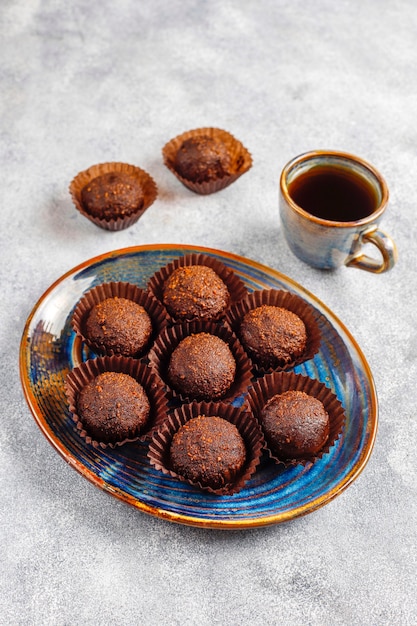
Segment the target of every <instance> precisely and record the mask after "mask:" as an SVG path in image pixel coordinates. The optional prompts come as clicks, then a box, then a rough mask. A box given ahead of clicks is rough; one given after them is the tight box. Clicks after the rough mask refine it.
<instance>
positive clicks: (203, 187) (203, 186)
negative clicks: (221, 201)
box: [162, 128, 252, 195]
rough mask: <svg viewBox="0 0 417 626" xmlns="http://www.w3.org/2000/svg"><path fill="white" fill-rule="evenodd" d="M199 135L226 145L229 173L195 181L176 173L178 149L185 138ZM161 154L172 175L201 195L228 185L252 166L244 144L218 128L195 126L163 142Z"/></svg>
mask: <svg viewBox="0 0 417 626" xmlns="http://www.w3.org/2000/svg"><path fill="white" fill-rule="evenodd" d="M201 135H205V136H208V137H211V138H213V139H219V140H220V141H222V142H223V143H224V144H225V145H226V148H227V150H228V152H229V155H230V157H231V167H230V173H229V175H226V176H223V177H221V178H217V179H216V180H210V181H205V182H201V183H197V182H193V181H192V180H188V179H187V178H184V177H183V176H181V175H180V174H178V172H177V171H176V169H175V157H176V154H177V152H178V150H179V149H180V147H181V145H182V144H183V142H184V141H186V140H187V139H191V138H192V137H201ZM162 156H163V160H164V164H165V165H166V167H167V168H168V169H169V170H170V171H171V172H172V173H173V174H174V176H176V177H177V178H178V180H179V181H181V182H182V184H183V185H184V186H185V187H187V188H188V189H191V191H194V192H195V193H198V194H201V195H208V194H210V193H214V192H216V191H220V189H224V188H225V187H228V186H229V185H231V184H232V183H234V182H235V181H236V180H237V179H238V178H239V177H240V176H242V174H245V172H247V171H248V170H249V169H250V168H251V167H252V156H251V155H250V153H249V151H248V150H247V149H246V148H245V146H244V145H243V144H242V143H241V142H240V141H238V140H237V139H236V138H235V137H233V135H231V134H230V133H228V132H227V131H225V130H221V129H220V128H196V129H194V130H189V131H187V132H185V133H182V134H181V135H178V136H177V137H174V139H171V141H169V142H168V143H167V144H165V146H164V147H163V149H162Z"/></svg>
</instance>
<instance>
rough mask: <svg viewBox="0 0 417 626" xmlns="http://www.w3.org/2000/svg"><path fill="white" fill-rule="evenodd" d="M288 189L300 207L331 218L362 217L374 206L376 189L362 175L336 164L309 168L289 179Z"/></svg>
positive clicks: (350, 219) (352, 219) (375, 204)
mask: <svg viewBox="0 0 417 626" xmlns="http://www.w3.org/2000/svg"><path fill="white" fill-rule="evenodd" d="M288 192H289V195H290V196H291V198H292V199H293V200H294V202H295V203H296V204H298V206H299V207H301V208H302V209H304V211H307V213H310V214H311V215H315V216H316V217H319V218H321V219H325V220H331V221H333V222H338V221H340V222H353V221H356V220H360V219H363V218H365V217H367V216H368V215H371V213H373V212H374V211H375V210H376V208H377V206H378V200H377V194H376V191H375V189H374V187H373V186H372V185H371V184H370V183H369V182H368V181H367V180H366V178H364V177H363V176H361V175H360V174H357V173H355V172H352V171H350V170H348V169H344V168H340V167H339V168H337V167H329V166H321V167H315V168H312V169H311V170H309V171H307V172H305V173H303V174H300V175H299V176H298V177H297V178H295V179H294V180H293V181H291V183H290V184H289V185H288Z"/></svg>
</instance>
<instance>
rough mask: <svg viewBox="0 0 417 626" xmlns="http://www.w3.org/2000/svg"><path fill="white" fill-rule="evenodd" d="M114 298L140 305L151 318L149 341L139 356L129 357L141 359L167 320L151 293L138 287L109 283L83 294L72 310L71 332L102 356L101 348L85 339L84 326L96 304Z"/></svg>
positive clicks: (109, 353) (110, 352)
mask: <svg viewBox="0 0 417 626" xmlns="http://www.w3.org/2000/svg"><path fill="white" fill-rule="evenodd" d="M115 297H117V298H125V299H126V300H132V301H133V302H136V304H139V305H141V306H142V307H143V308H144V309H145V311H146V312H147V313H148V315H149V317H150V318H151V322H152V335H151V337H150V339H149V342H148V344H147V346H146V347H145V348H144V349H143V350H142V351H141V353H140V354H136V355H130V356H134V357H137V358H138V357H141V358H143V357H144V356H145V355H146V353H147V351H148V350H149V348H150V346H151V345H152V343H153V341H154V340H155V338H156V337H157V335H158V334H159V333H160V332H161V331H162V329H163V328H165V326H166V325H167V318H166V313H165V309H164V308H163V307H162V305H161V304H160V303H159V302H158V300H157V299H156V298H154V296H153V295H152V294H151V293H149V292H147V291H145V290H143V289H140V287H138V286H137V285H133V284H132V283H125V282H110V283H102V284H101V285H97V286H96V287H93V288H92V289H90V291H88V292H87V293H86V294H84V296H83V297H82V298H81V300H80V301H79V302H78V303H77V305H76V307H75V309H74V312H73V315H72V320H71V324H72V327H73V330H74V331H75V333H76V334H77V336H78V337H79V338H80V339H81V340H82V341H83V342H84V343H85V344H86V345H87V346H88V347H89V348H91V349H92V350H93V351H94V352H96V353H99V354H103V347H102V346H100V345H97V344H95V343H94V342H92V341H90V340H89V338H88V337H87V335H86V330H85V324H86V321H87V318H88V314H89V313H90V311H91V309H92V308H93V307H94V306H95V305H96V304H98V303H99V302H103V300H106V299H107V298H115ZM106 353H107V354H108V355H112V354H114V352H113V351H112V350H108V351H107V352H106Z"/></svg>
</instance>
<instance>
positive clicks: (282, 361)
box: [240, 304, 307, 368]
mask: <svg viewBox="0 0 417 626" xmlns="http://www.w3.org/2000/svg"><path fill="white" fill-rule="evenodd" d="M240 339H241V342H242V345H243V347H244V348H245V349H246V351H247V352H248V354H249V356H250V357H251V358H252V359H253V360H254V361H255V362H256V363H257V364H258V365H260V366H262V367H264V368H269V367H277V366H279V365H282V366H283V365H286V364H287V363H291V362H292V361H293V360H294V359H296V358H298V357H300V356H301V355H302V354H303V352H304V351H305V349H306V345H307V331H306V327H305V324H304V322H303V320H302V319H300V318H299V317H298V315H296V314H295V313H293V312H292V311H288V310H287V309H283V308H281V307H277V306H271V305H267V304H264V305H262V306H259V307H257V308H256V309H252V310H251V311H248V313H246V315H245V316H244V318H243V320H242V323H241V325H240Z"/></svg>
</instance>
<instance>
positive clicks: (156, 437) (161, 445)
mask: <svg viewBox="0 0 417 626" xmlns="http://www.w3.org/2000/svg"><path fill="white" fill-rule="evenodd" d="M199 415H207V416H216V415H217V416H219V417H222V418H223V419H225V420H227V421H229V422H231V423H232V424H235V426H236V427H237V429H238V430H239V432H240V434H241V436H242V438H243V440H244V442H245V447H246V462H245V465H244V467H243V469H242V471H241V473H240V474H239V475H238V476H237V477H236V480H235V481H234V482H233V483H232V484H228V485H224V486H223V487H222V488H221V489H212V488H211V487H207V486H203V485H201V484H200V483H194V482H191V481H189V480H187V479H185V478H184V477H182V476H180V475H178V474H177V473H176V472H174V471H173V470H172V469H171V464H170V456H169V450H170V446H171V441H172V438H173V436H174V434H175V433H176V432H177V431H178V430H179V428H180V427H181V426H182V425H183V424H185V423H186V422H187V421H188V420H190V419H192V418H193V417H198V416H199ZM263 445H264V439H263V435H262V432H261V429H260V428H259V425H258V424H257V422H256V420H255V419H254V418H253V416H252V415H251V413H249V412H247V411H244V410H242V409H241V408H236V407H233V406H230V405H227V404H224V403H222V402H193V403H190V404H185V405H182V406H181V407H180V408H178V409H176V410H175V411H174V412H173V413H172V414H170V415H169V416H168V418H167V419H166V421H165V422H164V423H163V424H162V425H161V426H160V427H159V428H158V429H157V430H156V431H155V432H154V434H153V436H152V439H151V442H150V444H149V450H148V458H149V460H150V463H151V465H153V466H154V467H155V468H156V469H157V470H159V471H161V472H163V473H164V474H168V475H170V476H172V477H173V478H178V479H179V480H181V481H183V482H188V483H189V484H191V485H194V486H195V487H199V488H200V489H204V490H206V491H209V492H211V493H214V494H218V495H232V494H234V493H238V492H239V491H240V490H241V489H242V488H243V486H244V485H245V483H247V481H248V480H249V479H250V477H251V476H252V475H253V474H254V473H255V471H256V468H257V467H258V465H259V462H260V457H261V453H262V448H263Z"/></svg>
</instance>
